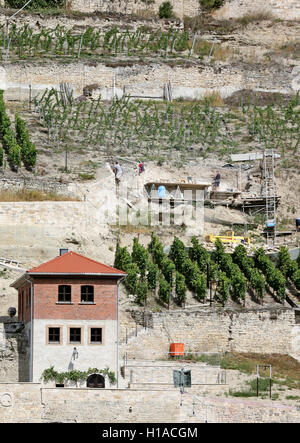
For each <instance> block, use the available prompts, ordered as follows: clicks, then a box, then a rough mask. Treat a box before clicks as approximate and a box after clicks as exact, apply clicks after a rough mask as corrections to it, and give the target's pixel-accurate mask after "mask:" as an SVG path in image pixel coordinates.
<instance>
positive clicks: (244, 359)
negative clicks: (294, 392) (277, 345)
mask: <svg viewBox="0 0 300 443" xmlns="http://www.w3.org/2000/svg"><path fill="white" fill-rule="evenodd" d="M257 365H266V366H268V365H272V379H273V382H274V383H276V384H278V385H281V386H283V385H284V386H288V387H289V388H291V389H294V388H296V389H299V388H300V363H299V362H298V361H297V360H296V359H294V358H293V357H291V356H289V355H283V354H254V353H226V354H225V355H224V356H223V358H222V360H221V368H222V369H234V370H238V371H240V372H244V373H247V374H251V373H256V366H257ZM261 371H262V368H260V373H261ZM268 371H269V367H267V369H266V371H265V372H264V374H263V375H264V376H268V375H269V374H268Z"/></svg>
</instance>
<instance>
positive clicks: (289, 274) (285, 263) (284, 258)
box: [278, 246, 300, 290]
mask: <svg viewBox="0 0 300 443" xmlns="http://www.w3.org/2000/svg"><path fill="white" fill-rule="evenodd" d="M278 269H279V270H280V271H281V272H282V274H283V275H284V276H285V277H286V278H289V279H290V280H291V282H292V283H294V285H295V286H296V289H297V290H299V289H300V270H299V267H298V263H297V262H296V261H294V260H292V259H291V257H290V254H289V251H288V248H287V247H286V246H281V247H280V251H279V257H278Z"/></svg>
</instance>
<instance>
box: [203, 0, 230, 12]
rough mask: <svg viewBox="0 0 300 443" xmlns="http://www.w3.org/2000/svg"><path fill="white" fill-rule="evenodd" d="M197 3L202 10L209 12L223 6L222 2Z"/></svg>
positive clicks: (206, 0) (216, 0)
mask: <svg viewBox="0 0 300 443" xmlns="http://www.w3.org/2000/svg"><path fill="white" fill-rule="evenodd" d="M199 3H200V5H201V7H202V8H203V9H206V10H207V11H211V10H212V9H217V8H220V7H221V6H223V4H224V0H199Z"/></svg>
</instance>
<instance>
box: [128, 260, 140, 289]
mask: <svg viewBox="0 0 300 443" xmlns="http://www.w3.org/2000/svg"><path fill="white" fill-rule="evenodd" d="M126 272H127V277H126V280H125V287H126V289H128V291H129V292H130V293H131V294H136V290H137V284H138V281H139V276H138V267H137V264H136V263H131V264H130V265H129V266H128V267H127V269H126Z"/></svg>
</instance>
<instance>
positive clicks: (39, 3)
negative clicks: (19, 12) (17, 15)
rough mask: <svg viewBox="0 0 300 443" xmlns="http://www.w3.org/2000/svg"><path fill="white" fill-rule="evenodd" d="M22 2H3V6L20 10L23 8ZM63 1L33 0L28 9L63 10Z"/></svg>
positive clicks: (13, 0) (17, 0)
mask: <svg viewBox="0 0 300 443" xmlns="http://www.w3.org/2000/svg"><path fill="white" fill-rule="evenodd" d="M24 4H25V2H24V0H5V6H8V7H10V8H15V9H20V8H22V6H24ZM63 6H64V0H33V1H32V2H31V3H30V4H29V5H28V9H32V10H34V9H44V8H63Z"/></svg>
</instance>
